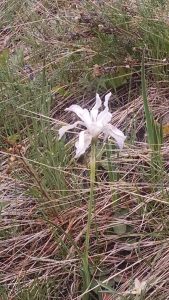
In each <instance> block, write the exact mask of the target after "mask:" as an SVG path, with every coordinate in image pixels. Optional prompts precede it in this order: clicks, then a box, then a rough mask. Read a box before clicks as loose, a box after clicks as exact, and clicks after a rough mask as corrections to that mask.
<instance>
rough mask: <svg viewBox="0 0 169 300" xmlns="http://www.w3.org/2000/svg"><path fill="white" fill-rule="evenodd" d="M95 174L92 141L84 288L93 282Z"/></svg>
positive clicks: (93, 142)
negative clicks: (92, 239)
mask: <svg viewBox="0 0 169 300" xmlns="http://www.w3.org/2000/svg"><path fill="white" fill-rule="evenodd" d="M95 174H96V141H94V140H93V141H92V144H91V158H90V198H89V201H88V220H87V228H86V239H85V253H84V258H83V270H84V275H85V278H84V281H85V282H84V288H85V290H86V289H88V288H89V286H90V282H91V276H90V270H89V246H90V230H91V223H92V209H93V203H94V185H95ZM83 299H84V300H88V299H89V295H88V294H85V295H84V298H83Z"/></svg>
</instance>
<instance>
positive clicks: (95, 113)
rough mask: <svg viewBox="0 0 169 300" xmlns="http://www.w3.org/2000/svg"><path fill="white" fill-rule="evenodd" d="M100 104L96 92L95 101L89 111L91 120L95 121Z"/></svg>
mask: <svg viewBox="0 0 169 300" xmlns="http://www.w3.org/2000/svg"><path fill="white" fill-rule="evenodd" d="M101 105H102V101H101V99H100V96H99V94H97V93H96V103H95V105H94V106H93V108H92V110H91V111H90V115H91V118H92V121H94V122H96V119H97V116H98V112H99V108H100V107H101Z"/></svg>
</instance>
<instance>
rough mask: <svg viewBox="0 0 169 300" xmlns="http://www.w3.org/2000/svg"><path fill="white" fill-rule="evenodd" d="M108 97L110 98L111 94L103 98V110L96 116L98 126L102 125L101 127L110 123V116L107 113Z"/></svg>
mask: <svg viewBox="0 0 169 300" xmlns="http://www.w3.org/2000/svg"><path fill="white" fill-rule="evenodd" d="M110 97H111V92H110V93H108V94H107V95H106V96H105V101H104V107H105V109H104V110H103V111H101V112H100V114H98V117H97V122H98V124H99V125H101V124H102V126H105V125H107V124H108V123H109V122H110V121H111V118H112V114H111V113H110V112H109V107H108V103H109V99H110Z"/></svg>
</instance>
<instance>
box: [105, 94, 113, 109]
mask: <svg viewBox="0 0 169 300" xmlns="http://www.w3.org/2000/svg"><path fill="white" fill-rule="evenodd" d="M111 95H112V93H111V92H110V93H108V94H107V95H106V96H105V98H104V99H105V100H104V107H105V108H107V109H108V110H109V108H108V104H109V99H110V97H111Z"/></svg>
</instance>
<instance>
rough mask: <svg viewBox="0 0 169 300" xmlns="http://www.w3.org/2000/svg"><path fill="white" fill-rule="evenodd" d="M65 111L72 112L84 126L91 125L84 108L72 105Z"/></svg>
mask: <svg viewBox="0 0 169 300" xmlns="http://www.w3.org/2000/svg"><path fill="white" fill-rule="evenodd" d="M65 111H72V112H74V113H75V114H76V115H77V116H78V117H79V118H80V119H81V120H82V121H83V122H84V123H85V124H86V127H88V126H90V124H91V123H92V120H91V117H90V113H89V111H88V110H87V109H86V108H85V109H83V108H82V107H81V106H80V105H76V104H73V105H71V106H70V107H68V108H66V109H65Z"/></svg>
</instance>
